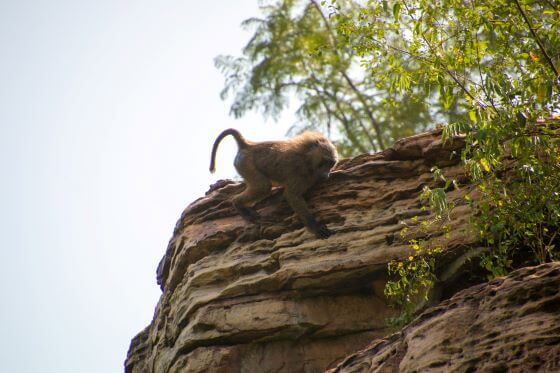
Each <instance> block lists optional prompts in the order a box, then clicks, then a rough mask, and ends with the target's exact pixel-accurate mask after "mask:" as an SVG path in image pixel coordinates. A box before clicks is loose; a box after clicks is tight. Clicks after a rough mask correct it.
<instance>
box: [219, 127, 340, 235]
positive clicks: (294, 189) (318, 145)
mask: <svg viewBox="0 0 560 373" xmlns="http://www.w3.org/2000/svg"><path fill="white" fill-rule="evenodd" d="M228 135H232V136H233V137H234V138H235V141H236V142H237V146H238V151H237V155H236V157H235V160H234V162H233V164H234V166H235V169H236V170H237V172H238V173H239V174H240V175H241V176H242V177H243V179H244V180H245V184H246V187H245V190H244V191H243V192H242V193H240V194H238V195H237V196H235V197H234V198H233V205H234V207H235V209H236V210H237V211H238V212H239V214H240V215H241V216H242V217H243V218H244V219H246V220H247V221H249V222H252V223H257V222H258V221H259V219H260V217H259V214H258V213H257V212H256V211H255V210H254V209H253V208H252V206H253V205H254V204H255V203H257V202H258V201H260V200H262V199H263V198H264V197H266V196H267V195H269V194H270V189H271V187H272V185H279V186H282V187H284V198H286V201H287V202H288V204H289V205H290V206H291V207H292V209H293V210H294V211H295V212H296V214H297V215H298V216H299V217H300V219H301V220H302V222H303V224H304V225H305V226H306V227H307V228H308V229H309V230H310V231H311V232H312V233H314V234H315V236H317V237H318V238H327V237H329V236H330V235H331V232H330V230H329V229H328V228H327V226H326V225H325V224H322V223H319V222H318V221H317V220H315V218H314V217H313V215H312V214H311V212H310V211H309V209H308V207H307V203H306V202H305V199H304V198H303V194H304V193H305V192H306V191H308V190H309V189H310V188H311V187H312V186H313V185H314V184H316V183H317V182H319V181H323V180H326V179H327V178H328V177H329V174H330V171H331V169H332V168H333V167H334V165H335V163H336V162H337V160H338V156H337V153H336V149H335V147H334V145H333V144H332V143H331V142H330V141H329V140H327V139H326V138H325V137H323V136H322V135H320V134H318V133H314V132H305V133H303V134H301V135H299V136H296V137H294V138H293V139H290V140H286V141H264V142H254V141H249V140H246V139H245V138H244V137H243V136H241V134H240V133H239V131H237V130H235V129H233V128H230V129H227V130H225V131H223V132H222V133H220V135H219V136H218V137H217V138H216V141H214V146H213V147H212V158H211V160H210V172H214V171H215V158H216V151H217V150H218V145H219V144H220V141H222V139H223V138H224V137H226V136H228Z"/></svg>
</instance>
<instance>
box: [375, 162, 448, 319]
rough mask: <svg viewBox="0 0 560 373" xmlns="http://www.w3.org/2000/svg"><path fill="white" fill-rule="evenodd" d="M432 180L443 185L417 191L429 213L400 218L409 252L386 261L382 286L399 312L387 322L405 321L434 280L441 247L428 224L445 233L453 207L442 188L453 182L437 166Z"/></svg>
mask: <svg viewBox="0 0 560 373" xmlns="http://www.w3.org/2000/svg"><path fill="white" fill-rule="evenodd" d="M431 172H432V175H433V178H434V181H435V182H436V183H437V182H444V183H445V185H444V187H439V188H433V189H432V188H429V187H428V186H425V187H424V189H423V190H422V193H421V194H420V199H421V200H422V201H423V204H424V205H423V207H422V209H423V210H428V209H429V210H430V211H431V212H432V213H433V215H432V217H431V218H429V219H425V220H422V221H419V217H418V216H414V217H413V218H412V219H410V221H409V222H405V221H403V222H401V224H403V225H404V227H403V228H402V229H401V232H400V239H401V240H403V241H405V242H407V243H408V245H409V247H410V253H409V254H408V256H407V258H405V259H404V260H392V261H391V262H389V264H388V265H387V272H388V274H389V277H390V279H389V281H387V284H386V286H385V289H384V293H385V295H386V296H387V297H388V298H389V299H390V300H392V302H393V303H394V304H395V305H396V306H397V308H398V309H399V310H400V314H399V316H397V317H396V318H394V319H391V320H389V322H390V324H392V325H395V326H402V325H405V324H407V323H409V322H410V321H411V320H412V317H413V316H414V313H415V311H416V310H417V308H418V304H419V301H420V303H421V301H422V300H423V301H427V300H428V294H429V290H430V289H431V288H432V286H433V284H434V282H435V281H436V279H437V278H436V274H435V273H436V258H437V256H438V254H439V253H441V251H442V247H441V245H440V243H438V242H437V241H435V240H432V237H431V233H430V228H431V227H432V228H433V226H436V229H435V231H436V232H438V233H443V237H444V239H447V238H448V237H449V226H448V225H446V224H445V223H446V222H448V221H450V217H449V214H450V212H451V210H452V209H453V208H454V205H453V204H450V203H448V201H447V199H446V197H445V189H447V188H449V187H450V186H451V185H453V187H454V188H458V186H457V184H456V183H454V182H453V181H449V180H446V179H445V177H444V176H443V174H442V173H441V170H440V169H439V168H437V167H433V168H432V169H431Z"/></svg>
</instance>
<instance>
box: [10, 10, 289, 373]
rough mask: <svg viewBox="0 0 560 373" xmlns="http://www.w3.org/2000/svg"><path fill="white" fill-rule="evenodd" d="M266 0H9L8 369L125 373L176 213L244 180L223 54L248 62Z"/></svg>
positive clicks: (262, 129) (266, 126)
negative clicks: (236, 161)
mask: <svg viewBox="0 0 560 373" xmlns="http://www.w3.org/2000/svg"><path fill="white" fill-rule="evenodd" d="M258 14H259V13H258V6H257V0H235V1H231V0H219V1H191V0H181V1H179V0H164V1H147V0H128V1H124V0H123V1H119V0H98V1H87V2H86V1H81V0H67V1H65V0H48V1H47V0H35V1H28V0H18V1H0V48H1V49H0V55H1V57H0V152H1V153H0V172H1V175H2V176H1V179H0V181H1V182H0V206H1V207H2V212H1V213H0V266H1V267H0V290H1V302H2V304H1V307H0V327H1V336H2V338H0V361H1V363H0V364H1V370H2V371H3V372H14V373H19V372H24V373H35V372H41V373H45V372H57V373H65V372H72V373H75V372H80V373H82V372H83V373H88V372H95V373H99V372H122V371H123V362H124V359H125V357H126V352H127V350H128V347H129V344H130V340H131V339H132V338H133V337H134V336H135V335H136V334H137V333H138V332H140V331H141V330H142V329H143V328H144V327H145V326H147V325H148V324H149V323H150V321H151V319H152V317H153V312H154V307H155V305H156V303H157V301H158V299H159V296H160V295H161V291H160V289H159V287H158V286H157V284H156V278H155V271H156V267H157V264H158V262H159V260H160V259H161V257H162V256H163V254H164V252H165V249H166V246H167V242H168V240H169V238H170V236H171V234H172V231H173V227H174V225H175V223H176V221H177V219H178V218H179V216H180V214H181V212H182V210H183V209H184V208H185V207H186V206H187V205H188V204H189V203H191V202H192V201H194V200H195V199H196V198H198V197H200V196H202V195H203V194H204V192H205V191H206V190H207V189H208V186H209V185H210V184H211V183H213V182H215V181H216V180H218V179H220V178H231V177H234V176H235V175H236V173H235V170H234V169H233V166H232V165H231V163H232V158H233V156H234V154H235V145H234V144H235V143H234V141H233V140H232V139H226V140H224V142H223V143H222V145H221V147H220V151H219V154H218V158H217V173H216V174H214V175H212V174H210V173H209V172H208V166H209V158H210V149H211V145H212V142H213V141H214V139H215V137H216V136H217V135H218V134H219V133H220V132H221V131H222V130H223V129H225V128H228V127H236V128H238V129H240V130H241V131H242V133H243V134H244V135H245V136H246V137H247V138H249V139H253V140H264V139H279V138H282V137H283V136H284V135H285V133H286V131H287V129H288V128H289V126H290V125H291V124H292V122H293V119H292V118H291V117H290V115H286V116H284V117H283V118H282V119H281V120H280V121H279V122H278V123H276V122H272V121H269V122H266V121H265V120H264V119H263V118H261V117H260V116H258V115H256V114H255V115H248V116H247V117H244V118H242V119H238V120H235V119H233V118H232V117H231V116H229V105H228V103H227V102H224V101H222V100H221V99H220V97H219V92H220V90H221V89H222V88H223V83H224V79H223V76H222V75H221V74H220V72H219V71H218V70H217V69H216V68H215V67H214V64H213V59H214V57H216V56H217V55H219V54H234V55H239V54H240V51H241V48H242V47H243V45H244V44H245V43H246V42H247V40H248V38H249V37H250V35H251V34H250V32H249V31H244V30H243V29H242V28H241V27H240V23H241V21H242V20H244V19H246V18H249V17H252V16H256V15H258Z"/></svg>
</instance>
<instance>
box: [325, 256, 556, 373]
mask: <svg viewBox="0 0 560 373" xmlns="http://www.w3.org/2000/svg"><path fill="white" fill-rule="evenodd" d="M559 289H560V263H559V262H555V263H548V264H543V265H540V266H537V267H526V268H522V269H519V270H517V271H514V272H512V273H511V274H510V275H509V276H507V277H503V278H498V279H495V280H493V281H490V282H489V283H485V284H481V285H476V286H473V287H471V288H468V289H466V290H463V291H461V292H459V293H457V294H456V295H455V296H453V297H452V298H451V299H448V300H446V301H444V302H442V303H441V304H439V305H438V306H436V307H433V308H430V309H428V310H426V311H425V312H424V313H423V314H422V315H420V316H419V317H418V318H417V319H416V320H414V321H413V322H412V323H410V324H409V325H408V326H407V327H405V328H404V329H403V330H402V331H401V332H399V333H396V334H393V335H391V336H390V337H388V338H386V339H380V340H376V341H374V342H373V343H371V344H370V345H369V346H368V347H367V348H366V349H364V350H362V351H360V352H358V353H356V354H353V355H351V356H350V357H348V358H347V359H345V360H344V361H343V362H342V363H341V364H340V365H339V366H338V367H336V368H335V369H332V370H330V371H329V372H331V373H342V372H352V373H356V372H559V371H560V292H559Z"/></svg>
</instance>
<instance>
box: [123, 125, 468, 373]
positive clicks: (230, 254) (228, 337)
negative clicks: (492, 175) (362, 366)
mask: <svg viewBox="0 0 560 373" xmlns="http://www.w3.org/2000/svg"><path fill="white" fill-rule="evenodd" d="M461 147H462V141H461V140H460V139H456V140H454V141H453V142H451V143H446V144H444V143H442V141H441V139H440V133H439V132H438V131H435V132H431V133H425V134H421V135H417V136H414V137H410V138H406V139H403V140H401V141H399V142H397V143H396V144H395V145H394V146H393V147H392V148H390V149H388V150H386V151H384V152H381V153H377V154H373V155H361V156H358V157H356V158H353V159H347V160H343V161H342V162H340V163H339V165H338V166H337V172H336V173H335V175H334V176H333V177H332V178H331V179H330V180H329V181H327V182H325V183H323V184H321V185H318V186H317V187H316V188H315V189H314V190H313V191H311V192H310V193H309V195H308V198H307V200H308V201H309V205H310V208H311V210H312V211H313V212H314V214H315V216H316V217H317V218H318V219H319V220H320V221H322V222H325V223H326V224H327V225H328V226H329V228H330V229H331V230H332V231H333V232H334V234H333V235H332V236H331V237H329V238H328V239H326V240H319V239H316V238H315V237H314V236H313V235H312V234H311V233H309V232H308V231H307V230H305V228H303V226H302V224H301V223H300V221H299V220H298V218H297V217H296V216H295V215H294V214H293V212H292V211H291V209H290V208H289V207H288V205H287V203H286V202H285V201H284V200H283V199H282V196H281V193H280V191H275V192H274V193H273V195H272V196H271V197H269V198H267V199H266V200H264V201H262V202H260V203H259V204H258V205H257V209H258V212H259V214H260V215H261V216H262V218H263V223H262V224H261V225H260V226H255V225H251V224H249V223H246V222H245V221H243V220H242V219H241V217H239V216H238V215H237V214H236V212H235V211H234V209H233V208H232V206H231V199H232V197H233V196H234V195H235V194H237V193H239V192H240V191H241V190H243V188H244V186H243V184H240V183H235V182H232V181H220V182H218V183H216V184H215V185H213V186H212V187H211V189H210V191H209V192H208V193H207V194H206V196H205V197H203V198H200V199H198V200H197V201H195V202H193V203H192V204H191V205H190V206H188V207H187V209H186V210H185V211H184V212H183V214H182V216H181V218H180V220H179V221H178V223H177V226H176V227H175V231H174V233H173V237H172V238H171V240H170V242H169V246H168V248H167V251H166V253H165V256H164V257H163V259H162V260H161V263H160V264H159V267H158V271H157V280H158V283H159V284H160V286H161V288H162V290H163V294H162V296H161V298H160V300H159V302H158V304H157V307H156V310H155V315H154V319H153V321H152V323H151V324H150V325H149V326H148V327H147V328H146V329H144V330H143V331H142V332H140V333H139V334H138V335H137V336H136V337H135V338H134V339H133V340H132V342H131V346H130V350H129V352H128V356H127V359H126V362H125V366H126V372H129V373H144V372H161V373H164V372H165V373H166V372H321V371H324V370H325V369H327V368H333V367H334V366H336V364H337V363H339V362H340V361H341V360H342V359H343V358H344V357H345V356H347V355H348V354H350V353H353V352H355V351H358V350H360V349H362V348H364V347H365V346H367V345H368V344H369V343H370V342H371V341H372V340H374V339H375V338H379V337H384V336H386V335H388V334H389V333H390V332H391V331H390V330H389V329H388V328H387V323H386V319H387V318H388V317H390V316H394V314H395V311H394V310H393V309H392V308H391V307H389V306H388V304H387V301H386V299H385V297H384V295H383V287H384V285H385V282H386V268H387V263H388V262H389V261H391V260H392V259H395V258H403V257H405V256H407V255H408V253H409V249H408V247H407V245H406V243H405V242H402V240H400V239H399V238H398V236H399V235H398V233H399V232H400V230H401V228H402V224H401V221H403V220H406V219H409V218H411V217H413V216H420V219H423V218H427V216H426V212H425V211H424V210H422V209H421V205H420V202H419V199H418V195H419V193H420V192H421V190H422V188H423V186H425V185H431V186H433V185H435V182H434V180H433V177H432V175H431V174H430V168H431V167H433V166H434V165H437V166H438V167H440V168H441V169H442V170H443V173H444V175H446V176H447V177H448V178H455V179H458V180H459V181H464V179H465V178H464V175H463V174H462V172H463V168H462V166H461V165H460V164H459V156H458V152H459V150H458V149H460V148H461ZM468 190H469V188H468V186H463V187H461V189H460V190H455V191H452V192H450V198H451V200H452V201H454V203H455V204H456V207H455V209H454V210H453V214H452V223H451V226H452V229H451V235H450V236H449V237H447V238H444V237H442V236H441V231H439V230H434V232H432V233H433V235H434V236H433V238H432V239H433V240H439V241H441V243H442V244H443V245H444V247H445V252H444V255H443V258H442V260H441V261H440V262H441V263H442V271H441V273H440V278H441V279H442V282H441V283H440V284H438V285H437V288H438V289H439V290H438V289H435V290H434V299H436V300H437V299H438V296H441V295H442V294H443V295H445V292H446V289H456V288H464V287H465V286H466V283H467V282H468V279H467V278H466V277H465V276H458V274H459V273H461V271H460V269H461V268H462V264H463V262H464V261H465V257H466V256H467V255H468V252H469V250H470V249H471V248H472V246H473V241H472V240H473V238H472V237H473V234H472V233H470V232H468V230H467V226H468V220H469V216H470V210H469V207H468V206H467V205H466V204H465V202H464V199H463V198H462V196H463V194H464V193H466V192H467V191H468ZM463 283H464V284H463Z"/></svg>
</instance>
